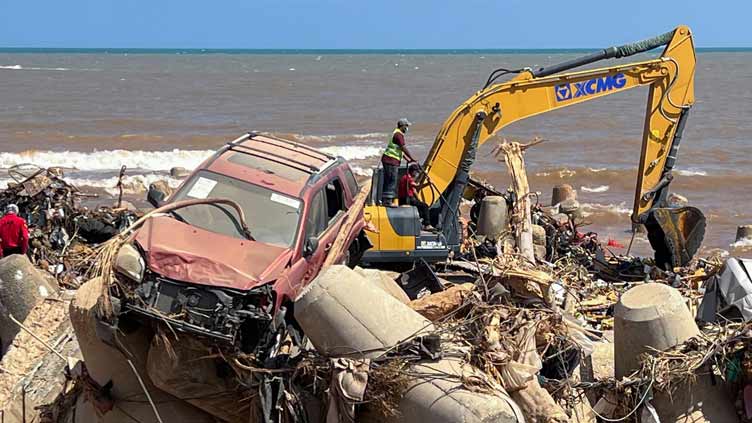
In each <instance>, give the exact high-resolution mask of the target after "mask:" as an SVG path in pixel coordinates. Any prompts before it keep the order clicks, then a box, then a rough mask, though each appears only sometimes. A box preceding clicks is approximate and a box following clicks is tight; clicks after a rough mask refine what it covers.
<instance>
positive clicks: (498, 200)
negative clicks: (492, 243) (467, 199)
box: [478, 195, 509, 239]
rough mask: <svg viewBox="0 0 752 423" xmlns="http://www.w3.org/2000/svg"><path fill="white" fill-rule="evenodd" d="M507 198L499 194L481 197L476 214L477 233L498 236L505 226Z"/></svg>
mask: <svg viewBox="0 0 752 423" xmlns="http://www.w3.org/2000/svg"><path fill="white" fill-rule="evenodd" d="M508 214H509V212H508V210H507V200H506V199H504V197H502V196H499V195H489V196H486V197H484V198H483V200H482V201H481V204H480V213H479V214H478V235H483V236H486V237H488V238H492V239H495V238H498V236H499V235H501V234H502V233H503V232H504V231H505V230H506V228H507V217H508Z"/></svg>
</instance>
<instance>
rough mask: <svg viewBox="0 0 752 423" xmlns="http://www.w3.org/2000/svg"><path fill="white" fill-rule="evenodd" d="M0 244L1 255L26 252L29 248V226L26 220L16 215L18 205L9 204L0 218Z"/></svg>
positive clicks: (6, 255)
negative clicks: (0, 247)
mask: <svg viewBox="0 0 752 423" xmlns="http://www.w3.org/2000/svg"><path fill="white" fill-rule="evenodd" d="M0 246H2V255H3V257H8V256H9V255H11V254H26V252H27V251H28V250H29V228H28V226H27V225H26V220H24V218H22V217H20V216H19V215H18V206H17V205H15V204H9V205H8V206H7V207H6V208H5V215H4V216H3V217H2V218H1V219H0Z"/></svg>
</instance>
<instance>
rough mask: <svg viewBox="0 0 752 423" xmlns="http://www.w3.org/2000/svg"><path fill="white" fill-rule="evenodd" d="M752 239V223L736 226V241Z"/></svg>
mask: <svg viewBox="0 0 752 423" xmlns="http://www.w3.org/2000/svg"><path fill="white" fill-rule="evenodd" d="M745 239H752V225H742V226H739V227H738V228H736V242H739V241H742V240H745Z"/></svg>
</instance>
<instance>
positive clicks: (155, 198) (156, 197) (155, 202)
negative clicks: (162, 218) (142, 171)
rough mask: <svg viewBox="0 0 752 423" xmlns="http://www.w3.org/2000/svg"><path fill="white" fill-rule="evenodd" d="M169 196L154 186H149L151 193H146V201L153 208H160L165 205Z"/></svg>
mask: <svg viewBox="0 0 752 423" xmlns="http://www.w3.org/2000/svg"><path fill="white" fill-rule="evenodd" d="M167 197H168V194H167V193H166V192H164V191H163V190H161V189H160V188H159V187H157V186H156V185H154V184H151V185H149V191H148V192H147V193H146V201H148V202H149V204H151V205H152V206H154V207H156V208H159V207H162V206H163V205H164V204H165V200H167Z"/></svg>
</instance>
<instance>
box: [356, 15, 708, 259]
mask: <svg viewBox="0 0 752 423" xmlns="http://www.w3.org/2000/svg"><path fill="white" fill-rule="evenodd" d="M661 46H665V49H664V50H663V54H661V56H660V57H658V58H654V59H649V60H644V61H640V62H636V63H627V64H616V65H614V66H609V67H603V68H597V69H586V70H580V71H575V72H568V73H567V71H570V70H572V69H575V68H578V67H582V66H585V65H589V64H591V63H595V62H598V61H601V60H607V59H619V58H624V57H628V56H632V55H636V54H639V53H643V52H646V51H649V50H653V49H655V48H658V47H661ZM510 73H516V74H517V75H516V76H515V77H513V78H511V79H509V80H507V81H504V82H497V81H498V80H499V79H500V78H502V77H503V76H504V75H507V74H510ZM694 76H695V48H694V43H693V40H692V32H691V31H690V29H689V28H688V27H686V26H679V27H677V28H676V29H674V30H673V31H670V32H667V33H665V34H662V35H659V36H657V37H653V38H650V39H647V40H643V41H639V42H636V43H632V44H627V45H623V46H618V47H610V48H606V49H603V50H600V51H597V52H595V53H592V54H589V55H586V56H583V57H579V58H576V59H573V60H569V61H566V62H563V63H559V64H556V65H552V66H548V67H542V68H537V69H531V68H523V69H518V70H507V69H497V70H495V71H493V72H492V73H491V75H490V76H489V78H488V80H487V81H486V84H485V86H484V87H483V89H481V90H480V91H478V92H476V93H475V94H474V95H473V96H472V97H470V98H469V99H467V100H466V101H465V102H464V103H462V104H461V105H460V106H459V107H457V108H456V109H455V110H454V112H453V113H452V114H451V115H450V116H449V118H448V119H447V120H446V121H445V122H444V124H443V125H442V127H441V130H440V131H439V133H438V135H437V136H436V140H435V141H434V144H433V147H432V148H431V150H430V152H429V153H428V156H427V158H426V160H425V163H424V164H423V171H424V172H423V175H422V176H421V178H419V180H418V181H417V182H418V185H419V197H420V198H421V199H422V201H424V202H425V203H426V204H428V205H429V206H430V212H431V213H430V216H431V224H432V225H433V226H434V227H435V228H436V231H430V232H429V231H423V230H422V227H421V222H420V219H419V216H418V212H417V210H416V208H415V207H412V206H403V207H384V206H382V205H381V204H380V203H379V200H380V198H381V190H382V180H383V174H382V169H381V167H380V166H379V167H377V168H375V169H374V172H373V181H372V190H371V196H370V198H369V199H368V201H367V203H366V208H365V210H364V214H365V218H366V220H367V221H369V222H370V223H371V224H372V228H375V230H373V231H367V232H366V235H367V236H368V239H369V241H370V242H371V244H373V248H371V249H370V250H368V251H366V253H365V255H364V257H363V261H365V262H372V263H373V262H405V261H414V260H417V259H419V258H422V259H425V260H426V261H428V262H436V261H440V260H444V259H446V258H447V256H448V255H449V254H450V253H452V252H458V251H459V246H460V243H461V241H462V236H463V235H462V230H461V225H460V223H459V219H458V218H459V205H460V201H461V199H462V196H463V193H464V191H465V189H466V187H467V186H468V183H469V180H470V178H469V171H470V167H471V166H472V164H473V162H474V161H475V155H476V151H477V150H478V147H479V146H480V145H482V144H483V143H484V142H486V141H487V140H488V139H489V138H490V137H491V136H493V135H494V134H496V133H497V132H499V131H500V130H501V129H502V128H504V127H505V126H507V125H509V124H511V123H513V122H516V121H518V120H520V119H524V118H527V117H530V116H535V115H539V114H542V113H545V112H548V111H551V110H556V109H561V108H563V107H567V106H571V105H574V104H579V103H583V102H586V101H590V100H595V99H598V98H601V97H605V96H607V95H610V94H616V93H620V92H622V91H626V90H628V89H630V88H635V87H641V86H648V87H649V92H648V101H647V112H646V117H645V127H644V131H643V136H642V151H641V153H640V162H639V167H638V175H637V185H636V188H635V197H634V208H633V213H632V217H631V218H632V221H633V222H634V223H640V224H643V225H645V227H646V228H647V230H648V238H649V241H650V243H651V246H652V247H653V249H654V250H655V256H656V261H657V262H658V263H659V265H661V264H662V265H664V266H683V265H685V264H687V262H689V260H691V258H692V256H693V255H694V253H695V252H696V251H697V249H698V248H699V246H700V244H701V242H702V238H703V236H704V233H705V218H704V216H703V215H702V213H701V212H700V211H699V210H698V209H696V208H694V207H684V208H681V209H671V208H667V196H668V186H669V184H670V183H671V181H672V178H673V176H672V169H673V168H674V165H675V163H676V157H677V153H678V150H679V145H680V143H681V137H682V131H683V129H684V125H685V124H686V121H687V116H688V114H689V109H690V107H691V106H692V105H693V104H694V101H695V98H694ZM404 171H405V169H404V168H402V169H400V175H402V174H403V173H404Z"/></svg>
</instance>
